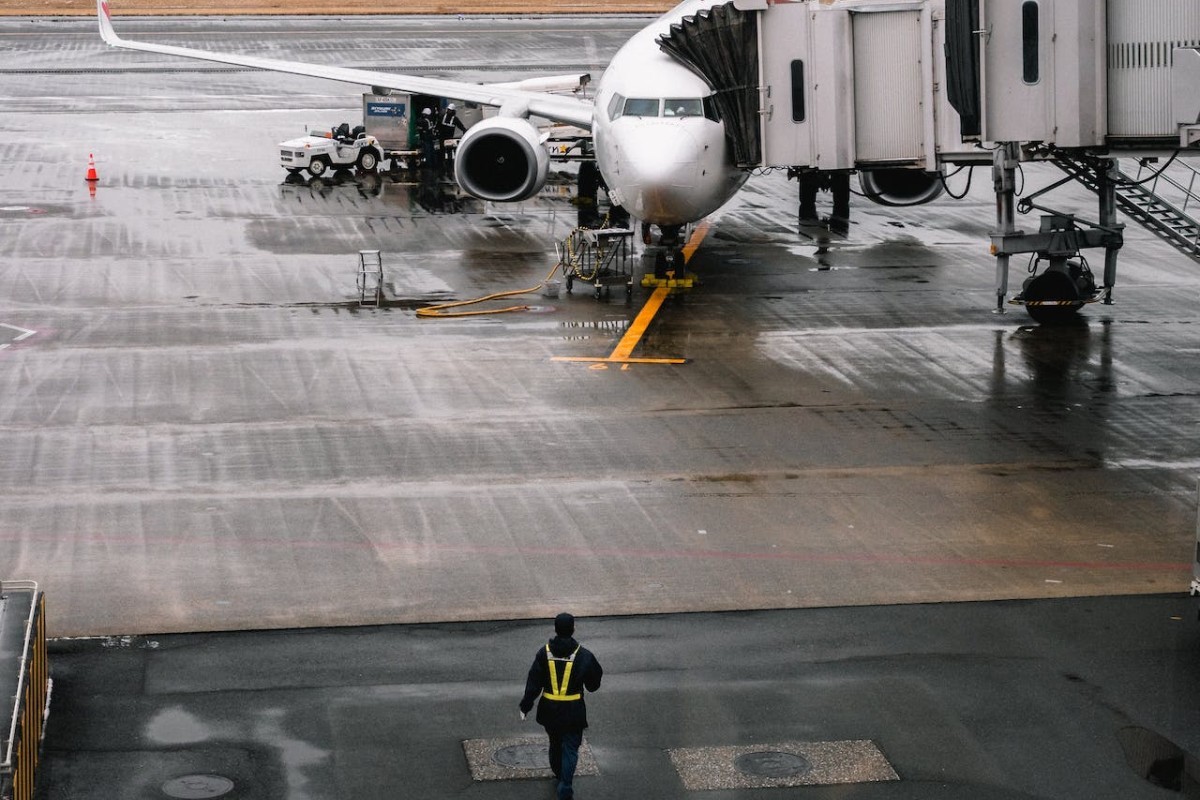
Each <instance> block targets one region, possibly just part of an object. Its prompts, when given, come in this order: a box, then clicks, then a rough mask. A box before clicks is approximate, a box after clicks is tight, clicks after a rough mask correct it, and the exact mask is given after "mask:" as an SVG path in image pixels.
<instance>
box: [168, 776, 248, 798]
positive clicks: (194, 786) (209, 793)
mask: <svg viewBox="0 0 1200 800" xmlns="http://www.w3.org/2000/svg"><path fill="white" fill-rule="evenodd" d="M162 790H163V794H165V795H166V796H167V797H178V798H180V799H181V800H204V799H205V798H209V797H221V796H222V795H226V794H229V793H230V792H232V791H233V781H231V780H229V778H226V777H224V776H222V775H183V776H181V777H178V778H172V779H171V780H169V781H167V782H166V783H164V784H163V785H162Z"/></svg>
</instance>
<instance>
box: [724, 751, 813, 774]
mask: <svg viewBox="0 0 1200 800" xmlns="http://www.w3.org/2000/svg"><path fill="white" fill-rule="evenodd" d="M733 766H734V769H736V770H737V771H738V772H740V773H742V774H743V775H750V776H752V777H756V778H794V777H796V776H797V775H803V774H804V773H806V772H808V771H809V770H811V769H812V764H810V763H808V759H807V758H805V757H804V756H799V755H796V754H795V753H783V752H780V751H779V750H758V751H755V752H753V753H744V754H742V755H740V756H738V757H737V758H735V759H734V760H733Z"/></svg>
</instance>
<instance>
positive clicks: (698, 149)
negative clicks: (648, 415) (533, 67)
mask: <svg viewBox="0 0 1200 800" xmlns="http://www.w3.org/2000/svg"><path fill="white" fill-rule="evenodd" d="M724 2H725V0H685V2H682V3H680V4H679V5H678V6H676V7H675V8H673V9H672V10H671V11H669V12H667V13H666V14H664V15H663V16H662V17H660V18H658V19H657V20H655V21H654V22H652V23H651V24H650V25H648V26H647V27H646V28H644V29H643V30H641V31H639V32H638V33H637V34H635V35H634V36H633V37H632V38H631V39H630V40H629V41H628V42H627V43H626V44H625V45H624V46H623V47H621V49H620V50H619V51H618V52H617V53H616V55H615V56H613V59H612V61H611V62H610V64H609V66H608V68H607V69H606V70H605V72H604V74H603V76H602V77H601V79H600V82H599V84H598V86H597V90H596V94H595V98H594V99H593V100H585V99H581V98H574V97H564V96H558V95H550V94H545V93H540V92H536V91H528V90H523V89H519V88H512V87H511V86H499V85H479V84H474V83H463V82H459V81H451V80H442V79H435V78H423V77H419V76H413V75H402V74H394V73H385V72H376V71H372V70H362V69H348V68H342V67H331V66H321V65H316V64H306V63H301V62H294V61H282V60H277V59H269V58H259V57H255V56H246V55H236V54H227V53H218V52H211V51H206V50H196V49H192V48H186V47H174V46H171V45H160V44H150V43H146V42H134V41H128V40H126V39H122V38H120V37H119V36H117V34H116V32H115V31H114V30H113V26H112V19H111V17H110V15H109V8H108V3H107V0H97V14H98V17H99V21H100V35H101V36H102V37H103V39H104V41H105V42H107V43H108V44H110V45H113V46H115V47H123V48H127V49H130V50H143V51H146V52H150V53H161V54H164V55H172V56H182V57H185V58H196V59H203V60H207V61H216V62H219V63H222V64H235V65H238V66H244V67H253V68H257V69H264V70H270V71H276V72H287V73H292V74H296V75H310V76H313V77H316V78H325V79H329V80H335V81H344V82H347V83H355V84H360V85H363V86H371V87H377V88H379V89H394V90H397V91H402V92H410V93H415V94H427V95H432V96H435V97H444V98H449V99H453V100H461V101H465V102H470V103H477V104H479V105H484V106H492V107H496V108H498V109H499V111H498V114H497V115H496V116H494V117H490V118H488V119H485V120H483V121H482V122H480V123H477V124H476V125H473V126H472V127H471V128H470V129H469V130H468V131H467V132H466V134H464V136H463V138H462V141H461V142H460V144H459V146H458V152H457V155H456V157H455V165H454V173H455V179H456V180H457V181H458V183H459V185H460V186H461V187H462V188H463V190H464V191H466V192H468V193H470V194H472V195H474V196H476V197H479V198H481V199H484V200H493V201H519V200H524V199H526V198H529V197H531V196H533V195H534V194H535V193H537V192H538V191H539V190H540V189H541V187H542V185H543V184H544V182H545V180H546V176H547V173H548V169H549V155H548V153H547V151H546V148H545V147H544V145H543V142H542V137H541V136H540V134H539V132H538V130H537V128H535V127H534V125H533V124H532V123H530V122H529V117H530V116H531V115H534V116H538V117H543V118H546V119H550V120H552V121H555V122H564V123H568V124H571V125H576V126H578V127H581V128H585V129H589V130H591V132H592V136H593V142H594V145H595V152H596V160H597V164H598V167H599V170H600V174H601V176H602V178H603V179H604V182H605V185H606V187H607V189H608V194H609V197H610V199H611V200H612V201H613V202H614V203H616V204H619V205H620V206H622V207H623V208H624V209H625V210H626V211H628V212H629V213H630V214H631V215H632V216H633V217H635V218H637V219H639V220H641V221H642V222H643V223H649V224H652V225H656V226H658V228H659V229H660V231H661V232H662V243H663V245H664V246H666V247H667V248H669V251H668V252H669V253H670V255H669V256H668V258H669V260H671V261H674V260H675V257H677V250H675V249H674V248H677V247H678V245H679V234H680V231H681V229H682V228H683V226H685V225H687V224H688V223H691V222H695V221H698V220H700V219H703V218H704V217H706V216H707V215H709V214H711V213H712V212H714V211H716V210H717V209H718V208H720V207H721V206H722V205H724V204H725V202H726V201H728V200H729V199H730V198H731V197H732V196H733V195H734V194H735V193H736V192H737V191H738V189H739V188H740V187H741V186H742V184H744V183H745V182H746V179H747V177H748V176H749V173H748V171H747V170H745V169H741V168H739V167H737V166H736V165H735V164H734V160H733V156H732V152H731V145H730V141H729V139H728V137H727V135H726V129H725V125H724V124H723V123H722V121H721V120H720V117H719V115H718V114H717V112H716V104H715V102H714V101H713V95H714V92H713V89H712V87H711V86H709V84H708V83H707V82H706V81H705V80H704V79H703V78H701V77H700V76H699V75H697V74H696V73H695V72H693V71H692V70H691V69H689V68H688V67H686V66H684V65H683V64H682V63H681V62H680V61H678V60H676V59H675V58H674V57H673V56H671V55H668V54H667V53H666V52H664V51H663V50H662V49H660V47H659V45H658V42H657V39H658V37H659V36H660V35H663V34H668V33H669V32H670V30H671V26H672V25H675V24H678V23H680V22H681V21H682V20H684V18H686V17H689V16H691V15H695V14H697V13H700V12H703V11H706V10H708V9H711V8H713V7H714V6H718V5H721V4H723V3H724ZM869 196H870V195H869Z"/></svg>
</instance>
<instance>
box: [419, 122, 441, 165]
mask: <svg viewBox="0 0 1200 800" xmlns="http://www.w3.org/2000/svg"><path fill="white" fill-rule="evenodd" d="M437 136H438V123H437V120H435V119H434V118H433V111H432V110H431V109H428V108H424V109H421V116H419V117H417V138H418V139H420V140H421V166H423V167H425V168H426V169H433V168H434V167H436V166H437V161H438V157H437Z"/></svg>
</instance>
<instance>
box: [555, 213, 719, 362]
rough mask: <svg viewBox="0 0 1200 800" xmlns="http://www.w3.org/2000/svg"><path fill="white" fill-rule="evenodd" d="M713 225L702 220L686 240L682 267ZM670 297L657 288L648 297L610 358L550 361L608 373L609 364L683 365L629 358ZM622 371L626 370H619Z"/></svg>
mask: <svg viewBox="0 0 1200 800" xmlns="http://www.w3.org/2000/svg"><path fill="white" fill-rule="evenodd" d="M711 227H712V225H711V223H709V221H708V220H704V221H702V222H700V223H699V224H698V225H696V228H695V230H693V231H692V235H691V236H690V237H689V238H688V240H687V244H685V245H684V246H683V263H684V264H685V265H686V264H687V262H689V261H691V260H692V255H693V254H694V253H695V252H696V249H697V248H698V247H700V243H701V242H702V241H704V237H705V236H706V235H708V230H709V228H711ZM670 294H671V289H670V288H668V287H666V286H660V287H658V288H657V289H655V290H654V292H653V293H651V295H650V299H649V300H647V301H646V305H644V306H642V310H641V311H639V312H638V315H637V316H636V317H634V320H633V323H632V324H631V325H630V326H629V329H628V330H627V331H625V335H624V336H622V337H621V341H619V342H617V347H616V349H615V350H613V351H612V353H611V354H610V355H608V356H607V357H604V358H587V357H580V356H555V357H553V358H551V359H550V360H551V361H574V362H577V363H588V364H591V365H592V366H591V367H590V369H596V370H604V369H608V365H609V364H622V365H628V364H686V363H687V359H686V358H633V357H632V356H631V355H630V354H631V353H632V352H633V349H634V348H635V347H637V346H638V343H639V342H641V340H642V336H644V335H645V333H646V329H647V328H649V327H650V323H651V322H653V321H654V315H655V314H657V313H658V310H659V309H660V308H662V304H663V303H664V302H666V299H667V297H668V296H670ZM621 369H626V367H625V366H622V367H621Z"/></svg>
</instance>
